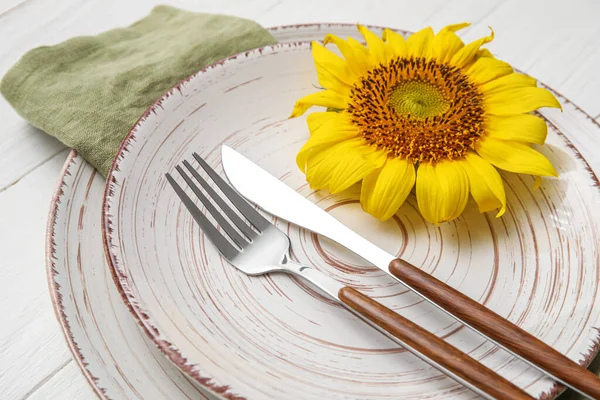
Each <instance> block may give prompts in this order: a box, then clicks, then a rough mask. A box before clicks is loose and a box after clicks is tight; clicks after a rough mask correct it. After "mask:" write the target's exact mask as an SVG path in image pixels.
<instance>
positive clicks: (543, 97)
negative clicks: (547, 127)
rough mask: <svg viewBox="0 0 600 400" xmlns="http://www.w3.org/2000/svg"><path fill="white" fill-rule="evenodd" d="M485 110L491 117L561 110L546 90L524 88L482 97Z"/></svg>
mask: <svg viewBox="0 0 600 400" xmlns="http://www.w3.org/2000/svg"><path fill="white" fill-rule="evenodd" d="M484 103H485V110H486V111H487V113H489V114H493V115H514V114H523V113H528V112H531V111H535V110H537V109H538V108H541V107H554V108H561V106H560V103H559V102H558V100H557V99H556V97H554V95H553V94H552V93H550V92H549V91H548V90H546V89H543V88H538V87H525V88H517V89H510V90H503V91H500V92H495V93H492V94H490V95H487V96H485V97H484Z"/></svg>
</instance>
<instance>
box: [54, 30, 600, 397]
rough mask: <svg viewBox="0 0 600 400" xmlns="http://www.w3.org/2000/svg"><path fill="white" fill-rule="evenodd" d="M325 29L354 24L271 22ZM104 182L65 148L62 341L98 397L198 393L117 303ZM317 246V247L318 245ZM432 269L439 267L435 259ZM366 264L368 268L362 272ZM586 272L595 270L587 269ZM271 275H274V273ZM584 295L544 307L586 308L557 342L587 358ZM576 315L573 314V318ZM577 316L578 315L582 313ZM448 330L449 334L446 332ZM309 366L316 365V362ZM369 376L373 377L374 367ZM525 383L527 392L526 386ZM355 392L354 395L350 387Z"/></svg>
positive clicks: (589, 340)
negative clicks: (105, 236) (108, 260)
mask: <svg viewBox="0 0 600 400" xmlns="http://www.w3.org/2000/svg"><path fill="white" fill-rule="evenodd" d="M325 32H334V33H338V34H353V35H354V34H355V28H354V26H352V25H346V26H340V25H308V26H302V27H288V28H283V29H281V28H280V29H276V30H274V34H275V35H276V36H277V38H278V39H279V40H280V41H284V40H291V41H297V40H308V39H313V38H315V39H320V38H322V36H323V34H324V33H325ZM561 100H562V102H563V104H564V105H565V113H564V114H562V115H560V116H556V118H555V116H554V115H553V116H552V117H553V122H555V123H557V124H558V129H560V130H561V131H563V132H566V134H567V136H569V137H572V138H575V137H576V138H577V141H575V143H576V145H577V146H578V147H580V148H581V149H582V153H583V154H584V156H586V157H587V158H588V159H592V158H590V157H589V156H591V153H586V152H585V149H586V148H587V149H590V150H593V149H594V148H597V146H598V142H597V140H596V139H595V137H598V136H597V135H598V134H599V133H600V132H599V131H600V128H599V127H598V126H597V125H596V124H595V123H594V122H593V121H592V120H591V119H589V118H588V117H587V116H586V115H585V114H584V113H583V112H581V110H579V109H578V108H577V107H575V106H574V105H572V104H570V103H568V102H567V101H566V100H564V99H562V98H561ZM586 146H587V147H586ZM592 167H593V168H594V169H596V170H597V168H598V165H597V164H596V165H592ZM294 172H295V171H294ZM103 183H104V180H103V179H102V178H101V177H99V176H96V175H95V172H94V170H93V169H92V168H91V167H90V166H89V165H88V164H87V163H85V161H83V160H82V158H81V157H80V156H77V155H76V154H74V153H72V154H71V155H70V157H69V159H68V160H67V163H66V164H65V169H64V171H63V174H62V177H61V181H60V186H59V189H58V190H57V195H56V197H55V201H54V202H53V208H52V212H51V218H50V220H49V232H48V233H49V234H48V271H49V281H50V289H51V293H52V295H53V300H54V303H55V308H56V310H57V315H58V317H59V321H61V324H62V326H63V329H64V330H65V336H66V338H67V341H68V342H69V344H70V346H71V349H72V351H73V354H74V356H75V358H76V360H77V361H78V363H79V365H80V366H81V368H82V370H83V371H84V373H85V375H86V377H87V378H88V380H89V381H90V383H91V384H92V386H93V387H94V388H95V390H96V391H97V392H98V394H100V395H101V396H102V397H105V398H111V399H120V398H152V399H154V398H172V399H178V398H201V394H200V392H198V389H196V388H195V387H194V385H193V384H191V383H190V382H189V381H188V380H187V379H186V378H185V377H184V375H183V374H181V373H180V372H179V371H178V370H177V369H176V368H174V367H173V366H172V365H171V364H170V363H168V362H165V359H164V358H163V357H162V355H161V354H160V353H159V352H158V351H157V350H156V349H155V347H154V346H153V345H152V344H151V343H150V342H149V341H148V340H147V339H146V338H145V337H144V335H143V334H142V333H141V332H140V331H139V330H138V329H137V325H136V324H135V323H134V322H133V318H131V316H130V315H129V313H128V311H127V307H126V306H124V305H123V303H122V301H121V298H120V296H119V294H118V292H117V291H116V290H115V288H114V286H113V282H112V278H111V276H110V274H109V271H108V269H107V268H108V267H107V266H106V264H105V261H104V260H103V254H102V248H101V236H100V235H101V230H100V226H99V222H100V221H99V220H100V209H99V207H100V203H101V200H100V199H101V192H102V190H103ZM544 190H545V188H544ZM342 205H343V204H342ZM340 208H341V207H340V206H338V207H337V208H335V209H334V211H333V212H337V211H340V210H339V209H340ZM335 210H337V211H335ZM338 216H339V215H338ZM189 226H191V225H189ZM409 229H410V231H407V232H410V233H407V235H408V234H411V235H412V234H413V233H412V231H414V228H410V227H409ZM302 234H303V235H305V236H306V239H307V240H305V241H304V242H305V243H308V245H309V246H310V245H313V246H314V244H320V241H318V238H315V237H313V236H311V235H307V233H306V232H303V233H302ZM411 241H412V238H411ZM328 246H329V245H328V244H326V245H325V246H321V247H322V248H324V249H325V250H326V251H328V253H327V254H326V257H327V258H331V257H335V258H334V260H330V262H332V263H339V262H340V261H341V257H343V258H344V259H348V258H349V256H348V254H347V253H346V252H340V251H338V249H332V248H331V247H328ZM296 247H297V246H296ZM297 250H298V249H297ZM334 251H335V253H334ZM321 254H324V253H322V252H321ZM405 254H406V253H405ZM349 261H351V262H353V261H356V260H354V259H351V260H349ZM346 264H349V263H346ZM594 268H595V264H594V265H593V264H588V265H579V266H573V265H571V266H570V267H569V270H573V272H571V273H569V272H568V271H567V272H566V274H567V276H570V275H571V274H573V275H575V276H577V275H581V274H583V273H585V274H588V273H594V271H590V272H587V270H588V269H594ZM436 271H439V267H438V270H436ZM372 272H373V271H372V270H371V271H370V272H369V275H370V274H372ZM434 273H435V274H436V276H440V275H438V272H435V271H434ZM441 276H443V275H441ZM564 276H565V272H564V271H563V274H562V275H558V276H557V279H558V280H557V281H556V285H557V286H559V287H560V288H559V289H554V290H558V292H559V293H562V292H563V291H565V290H568V291H573V290H575V292H576V291H577V290H579V289H578V287H579V285H574V284H573V283H572V282H571V283H568V282H567V283H564V282H562V283H561V280H563V277H564ZM277 278H279V277H277ZM539 279H541V280H542V282H541V283H544V282H547V280H548V279H550V278H549V277H540V278H539ZM589 279H594V278H593V277H590V278H589ZM596 279H597V278H596ZM586 280H587V278H586ZM277 283H279V282H278V281H277ZM355 283H356V281H355ZM456 286H459V285H456ZM367 289H368V288H367ZM515 289H516V288H515ZM495 290H497V288H496V289H495ZM585 296H587V297H588V298H587V299H586V300H585V301H584V300H582V299H579V300H576V301H573V300H571V301H567V300H566V299H564V296H563V298H562V299H561V298H559V299H557V300H556V301H555V302H554V303H553V304H551V305H550V306H549V307H550V309H560V307H561V306H562V310H560V311H554V315H563V313H565V312H566V311H565V309H566V310H568V309H569V308H568V307H571V308H570V309H571V311H573V313H574V315H575V316H577V315H579V314H583V313H584V312H588V311H589V315H590V318H589V319H588V320H587V321H584V322H583V323H581V322H580V323H579V325H580V328H578V329H577V331H576V332H575V334H574V336H575V338H574V339H573V340H572V341H569V340H568V338H567V337H564V335H563V336H562V339H561V340H562V341H563V342H564V343H566V344H565V345H563V348H560V347H559V346H556V347H557V348H559V349H561V350H564V349H565V348H569V351H568V353H567V354H568V355H569V356H571V357H572V358H573V359H576V360H578V361H580V362H581V363H584V364H587V363H588V362H589V360H590V359H591V357H592V356H593V354H595V352H596V349H595V348H593V346H594V344H595V343H596V336H597V335H596V334H595V332H594V331H591V330H590V329H589V327H591V326H597V319H598V316H597V308H598V306H597V303H596V301H595V300H594V299H595V292H594V293H591V291H590V290H589V289H583V290H581V291H580V297H585ZM382 301H383V299H382ZM586 307H587V309H586ZM588 309H589V310H588ZM557 312H558V314H557ZM565 315H566V317H568V315H569V312H566V314H565ZM577 320H578V319H577V318H575V321H577ZM579 320H580V321H581V318H579ZM521 325H523V324H521ZM454 327H456V325H454ZM526 327H527V326H526ZM562 331H564V328H561V329H558V330H557V332H562ZM461 332H462V331H461ZM532 332H533V331H532ZM577 332H579V333H577ZM534 333H535V332H534ZM338 334H339V336H343V335H344V332H338ZM567 334H568V332H567V333H565V335H567ZM455 335H456V334H452V335H451V336H450V339H452V338H453V337H454V336H455ZM379 343H381V342H379ZM455 344H456V343H455ZM387 345H388V346H389V347H388V349H390V350H389V352H392V353H393V352H394V351H395V350H392V348H393V344H387ZM486 349H487V350H488V351H489V352H490V353H495V352H496V351H495V349H494V348H493V347H491V346H488V347H486ZM351 350H352V351H351V352H350V354H349V357H355V356H356V353H358V354H359V356H361V357H365V354H366V356H368V355H369V353H370V352H369V351H363V352H361V351H360V350H361V349H351ZM363 350H364V349H363ZM371 353H372V352H371ZM375 353H376V351H375ZM309 358H310V357H309ZM309 361H311V360H309ZM486 363H487V362H486ZM350 365H351V364H350ZM413 365H416V366H417V367H418V368H424V369H425V370H426V369H427V367H424V366H419V362H418V361H414V360H413ZM313 366H314V367H318V365H316V366H315V365H313ZM348 372H349V371H348V370H347V369H346V373H344V374H343V375H346V374H347V373H348ZM421 372H423V371H421ZM425 373H428V372H425ZM365 375H367V374H365ZM370 375H374V374H370ZM412 376H414V375H412ZM430 376H432V378H431V380H432V381H435V380H438V381H440V380H441V381H443V383H444V384H448V382H445V381H447V379H446V378H443V377H440V376H439V375H436V374H435V373H433V374H432V375H430ZM375 378H377V376H376V375H375ZM409 378H410V377H409ZM420 381H421V379H420V378H419V377H417V379H416V380H415V385H416V386H417V387H419V388H422V387H423V386H422V383H420ZM380 385H381V386H384V387H388V388H389V387H390V386H397V385H390V384H389V383H387V384H386V381H385V380H384V379H380ZM544 385H545V386H544V387H545V388H547V389H540V390H538V392H542V391H544V390H547V391H546V395H547V396H546V397H553V396H554V395H555V394H556V393H557V390H558V388H556V387H552V388H550V384H549V383H545V384H544ZM448 387H449V389H448V390H450V391H449V392H440V393H439V396H434V397H439V398H442V397H452V398H454V397H459V396H460V394H462V395H463V397H469V395H468V393H467V392H464V391H463V390H462V389H461V388H460V387H457V386H456V385H453V384H452V383H451V382H450V384H449V385H448ZM405 389H406V388H405ZM529 391H530V393H534V391H533V390H529ZM393 393H397V391H396V392H394V391H392V390H389V391H388V394H389V395H390V396H392V395H393ZM403 393H404V392H403ZM413 394H414V396H405V397H406V398H409V397H414V398H421V397H422V395H425V394H426V393H425V392H419V391H418V390H414V391H413ZM352 396H353V394H352V393H350V394H348V396H344V395H342V397H348V398H352ZM338 397H339V396H338ZM354 397H356V396H355V395H354Z"/></svg>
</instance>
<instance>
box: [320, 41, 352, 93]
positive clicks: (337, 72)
mask: <svg viewBox="0 0 600 400" xmlns="http://www.w3.org/2000/svg"><path fill="white" fill-rule="evenodd" d="M312 55H313V59H314V61H315V67H316V70H317V77H318V78H319V83H320V84H321V86H323V87H324V88H326V89H331V90H333V91H335V92H337V93H340V94H341V95H344V96H349V95H350V90H351V88H352V84H353V83H354V80H355V77H354V74H351V73H350V70H349V69H348V65H347V64H346V61H344V60H343V59H342V58H340V57H338V56H337V55H336V54H334V53H333V52H332V51H331V50H329V49H326V48H325V47H323V46H321V45H320V44H319V43H317V42H313V44H312Z"/></svg>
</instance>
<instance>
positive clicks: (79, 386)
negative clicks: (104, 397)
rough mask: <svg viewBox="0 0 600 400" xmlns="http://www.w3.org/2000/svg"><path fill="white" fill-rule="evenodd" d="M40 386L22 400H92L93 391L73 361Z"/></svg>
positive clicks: (93, 396)
mask: <svg viewBox="0 0 600 400" xmlns="http://www.w3.org/2000/svg"><path fill="white" fill-rule="evenodd" d="M40 383H42V385H41V386H39V387H37V388H36V389H35V390H33V391H31V392H30V393H28V394H27V395H25V396H24V397H23V400H47V399H54V400H77V399H93V398H95V394H94V391H93V390H92V388H91V387H90V385H89V384H88V383H87V381H86V380H85V378H84V377H83V375H82V374H81V371H80V370H79V367H78V366H77V364H76V363H75V361H72V360H70V361H68V362H67V364H65V365H64V367H63V368H61V369H59V370H58V371H57V372H56V373H55V374H54V375H52V376H50V377H49V378H48V379H47V380H46V381H44V382H40Z"/></svg>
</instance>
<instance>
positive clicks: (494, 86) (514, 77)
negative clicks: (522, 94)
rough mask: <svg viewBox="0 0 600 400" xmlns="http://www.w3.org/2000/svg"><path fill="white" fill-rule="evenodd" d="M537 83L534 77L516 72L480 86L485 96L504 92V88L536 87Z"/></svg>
mask: <svg viewBox="0 0 600 400" xmlns="http://www.w3.org/2000/svg"><path fill="white" fill-rule="evenodd" d="M536 85H537V81H536V80H535V79H533V78H532V77H530V76H527V75H523V74H519V73H518V72H515V73H512V74H508V75H505V76H503V77H500V78H498V79H494V80H491V81H490V82H488V83H486V84H484V85H481V86H480V87H479V90H480V91H481V92H482V93H483V94H484V95H485V96H489V95H491V94H494V93H498V92H502V91H504V90H512V89H520V88H525V87H536Z"/></svg>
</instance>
